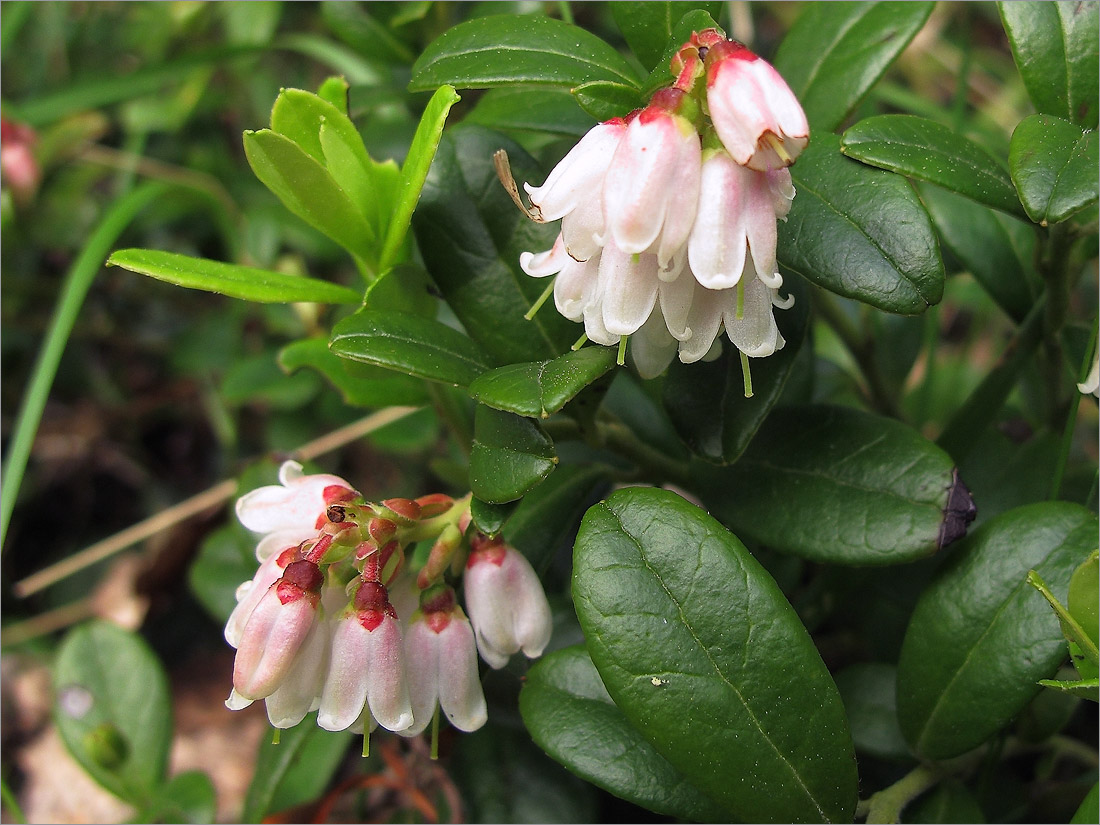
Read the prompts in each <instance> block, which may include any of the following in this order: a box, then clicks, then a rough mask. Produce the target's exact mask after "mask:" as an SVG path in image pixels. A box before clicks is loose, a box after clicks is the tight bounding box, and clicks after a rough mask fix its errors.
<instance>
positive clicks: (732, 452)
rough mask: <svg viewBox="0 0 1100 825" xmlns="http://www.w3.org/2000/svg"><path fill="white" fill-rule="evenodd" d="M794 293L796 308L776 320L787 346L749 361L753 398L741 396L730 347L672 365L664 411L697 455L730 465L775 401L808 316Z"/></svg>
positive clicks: (805, 300)
mask: <svg viewBox="0 0 1100 825" xmlns="http://www.w3.org/2000/svg"><path fill="white" fill-rule="evenodd" d="M791 282H792V283H795V284H797V283H798V282H797V281H794V280H793V279H792V281H791ZM792 294H797V296H798V297H797V298H796V300H795V304H794V307H793V308H792V309H791V310H790V311H787V312H780V313H777V315H776V322H777V323H778V325H779V331H780V332H781V333H782V335H783V337H784V339H786V342H787V343H786V344H785V345H784V347H783V349H781V350H779V351H778V352H776V353H775V354H773V355H770V356H768V357H767V358H753V359H751V361H750V362H749V363H750V370H751V373H750V374H751V376H752V392H753V395H752V397H751V398H746V397H745V392H744V376H743V374H742V370H741V359H740V357H739V356H738V355H737V350H736V349H735V348H733V347H730V346H727V347H725V348H723V351H722V355H721V357H720V358H717V359H715V360H714V361H710V362H699V363H696V364H681V363H680V362H679V361H673V362H672V366H671V367H670V368H669V371H668V378H667V379H666V381H665V386H664V392H663V401H664V405H665V409H666V410H668V414H669V418H671V419H672V423H673V425H674V426H675V427H676V432H677V433H678V434H679V436H680V438H681V439H683V441H684V443H685V444H687V445H688V447H690V448H691V450H692V452H694V453H695V454H696V455H698V456H700V457H702V458H705V459H706V460H707V461H712V462H714V463H716V464H732V463H733V462H734V461H736V460H737V458H738V457H739V456H740V455H741V453H743V452H744V451H745V448H746V447H747V446H748V445H749V441H751V440H752V437H753V435H755V434H756V431H757V430H758V429H759V428H760V425H761V424H762V423H763V422H764V419H765V418H767V416H768V413H769V412H770V411H771V409H772V407H774V406H775V404H776V402H777V401H779V397H780V396H781V395H782V393H783V388H784V387H785V386H786V384H787V378H788V377H790V374H791V370H792V369H793V368H794V365H795V359H796V357H797V356H798V351H799V350H800V349H801V347H802V339H803V338H804V337H805V335H806V321H807V319H808V317H809V296H808V295H807V294H806V292H805V290H803V289H801V288H799V289H797V291H794V290H792Z"/></svg>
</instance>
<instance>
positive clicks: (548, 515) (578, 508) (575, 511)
mask: <svg viewBox="0 0 1100 825" xmlns="http://www.w3.org/2000/svg"><path fill="white" fill-rule="evenodd" d="M610 479H611V476H610V472H609V469H608V468H607V467H603V466H600V465H599V464H597V463H587V464H566V465H563V466H559V467H558V468H557V469H556V470H555V471H554V472H553V474H551V476H550V477H549V478H547V479H546V481H544V482H542V484H540V485H539V486H538V487H536V488H535V489H534V490H532V491H531V492H530V493H528V494H527V495H525V496H524V497H523V500H522V501H521V502H520V503H519V505H518V506H517V507H516V509H515V511H514V512H513V513H512V514H511V516H510V517H509V519H508V521H507V523H506V524H505V525H504V536H505V538H507V540H508V543H509V544H510V545H512V546H513V547H515V548H516V549H517V550H519V551H520V552H521V553H523V555H525V556H526V557H527V559H528V561H530V562H531V565H532V566H533V567H534V568H535V570H537V571H539V572H542V571H545V570H546V569H547V568H548V567H549V566H550V562H551V561H552V560H553V558H554V554H555V553H556V552H557V551H558V550H560V549H561V548H562V547H563V546H565V545H566V544H568V545H569V546H570V547H572V544H573V537H574V536H575V535H576V534H577V527H578V526H579V525H580V523H581V518H582V517H583V516H584V513H585V511H586V510H587V509H588V508H589V507H590V506H591V505H592V504H593V503H594V502H595V501H596V498H597V497H598V496H599V495H600V494H601V493H602V492H603V491H605V490H606V489H607V488H608V486H609V485H610V484H611V480H610Z"/></svg>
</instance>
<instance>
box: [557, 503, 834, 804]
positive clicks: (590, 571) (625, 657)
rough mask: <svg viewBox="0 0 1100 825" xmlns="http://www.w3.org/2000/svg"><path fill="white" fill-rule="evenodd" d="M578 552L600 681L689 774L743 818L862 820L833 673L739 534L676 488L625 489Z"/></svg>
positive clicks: (578, 576) (584, 533) (604, 508)
mask: <svg viewBox="0 0 1100 825" xmlns="http://www.w3.org/2000/svg"><path fill="white" fill-rule="evenodd" d="M573 564H574V569H573V599H574V603H575V605H576V608H577V616H578V617H579V619H580V622H581V627H582V628H583V629H584V635H585V639H586V640H587V644H588V649H589V652H590V653H591V655H592V661H593V662H594V663H595V664H596V668H597V669H598V670H599V672H600V676H601V677H602V680H603V683H604V684H605V685H606V687H607V690H608V692H609V693H610V694H611V697H612V698H613V699H614V700H615V704H616V705H618V707H619V708H620V709H621V710H622V712H623V713H624V714H625V716H626V718H627V720H628V721H629V722H630V723H631V724H632V725H633V726H634V727H635V728H637V729H638V730H639V731H641V733H642V734H643V735H644V736H645V738H646V739H648V740H649V742H650V744H651V745H653V747H654V748H655V749H656V750H657V751H658V752H659V753H660V754H661V755H662V756H664V757H665V758H666V759H667V760H668V761H669V762H670V763H672V765H673V766H674V767H676V768H677V769H678V770H679V771H680V772H681V773H683V774H684V776H685V777H686V778H687V780H688V781H689V782H691V783H692V784H693V785H695V786H696V787H698V788H699V789H700V790H702V791H704V792H705V793H707V794H708V795H709V796H710V797H712V798H713V799H715V800H716V801H718V802H719V803H721V804H722V805H724V806H725V807H726V809H727V810H728V811H729V812H730V813H731V815H732V816H733V817H734V818H736V819H739V820H742V821H754V822H802V821H809V822H828V821H841V820H847V821H850V820H851V817H852V814H853V812H854V809H855V803H856V770H855V761H854V758H853V754H852V742H851V738H850V737H849V735H848V727H847V724H846V721H845V718H844V708H843V706H842V705H841V702H840V696H839V694H838V693H837V689H836V685H835V684H833V680H832V678H831V677H830V676H829V672H828V670H826V669H825V665H824V664H823V663H822V661H821V657H820V655H819V654H818V652H817V649H816V648H815V647H814V644H813V641H812V640H811V639H810V636H809V634H808V633H807V632H806V629H805V628H804V627H803V626H802V623H801V622H800V621H799V619H798V616H797V614H795V612H794V609H793V608H792V607H791V606H790V604H788V603H787V600H786V599H785V598H784V597H783V594H782V592H781V591H780V590H779V588H778V587H777V586H776V584H775V582H774V581H773V580H772V578H771V576H769V575H768V573H767V572H766V571H765V570H764V569H763V568H762V567H761V566H760V565H759V564H758V563H757V562H756V560H755V559H753V557H752V555H751V554H749V552H748V551H747V550H746V549H745V547H744V545H742V544H741V542H740V541H738V540H737V539H736V538H735V537H734V536H732V535H731V534H730V533H729V532H727V531H726V530H725V529H724V528H723V527H722V526H721V525H720V524H718V523H717V522H716V521H714V519H712V518H711V517H710V516H708V515H706V513H704V512H703V511H702V510H700V509H699V508H698V507H695V506H694V505H691V504H689V503H688V502H686V501H685V500H684V499H682V498H681V497H680V496H678V495H676V494H675V493H671V492H668V491H666V490H657V489H648V488H647V489H641V488H635V489H627V490H620V491H618V492H616V493H613V494H612V495H611V496H610V497H609V498H608V499H607V500H606V501H604V502H601V503H599V504H597V505H595V506H594V507H592V508H591V509H590V510H589V511H588V513H587V514H586V515H585V517H584V521H583V522H582V523H581V529H580V532H579V533H578V535H577V543H576V547H575V549H574V556H573Z"/></svg>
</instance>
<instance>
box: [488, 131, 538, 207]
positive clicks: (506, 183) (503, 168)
mask: <svg viewBox="0 0 1100 825" xmlns="http://www.w3.org/2000/svg"><path fill="white" fill-rule="evenodd" d="M493 167H494V168H495V169H496V170H497V178H499V179H500V184H501V186H503V187H504V191H505V192H507V193H508V196H509V197H510V198H511V199H512V203H514V204H515V205H516V206H518V207H519V211H520V212H522V213H523V214H524V215H526V216H527V217H528V218H530V219H531V220H533V221H534V222H535V223H546V221H544V220H543V219H542V212H541V210H540V209H539V208H538V207H537V206H526V205H525V204H524V203H523V200H522V199H521V198H520V196H519V187H518V186H516V179H515V177H513V175H512V165H511V164H510V163H509V162H508V153H507V152H505V151H504V150H503V149H497V150H496V152H494V153H493Z"/></svg>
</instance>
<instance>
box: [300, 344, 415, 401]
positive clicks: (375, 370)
mask: <svg viewBox="0 0 1100 825" xmlns="http://www.w3.org/2000/svg"><path fill="white" fill-rule="evenodd" d="M279 366H280V367H282V368H283V370H285V371H286V372H294V371H295V370H297V369H300V368H302V367H311V368H313V369H315V370H317V372H319V373H321V375H323V376H325V378H327V379H328V380H329V382H330V383H331V384H332V385H333V386H334V387H336V389H337V390H339V391H340V395H341V396H343V399H344V401H345V402H346V403H348V404H351V405H352V406H355V407H390V406H401V405H405V404H408V405H413V406H418V405H421V404H426V403H427V402H428V396H427V393H426V392H425V389H424V384H423V383H422V382H421V381H419V380H417V379H416V378H413V377H411V376H409V375H396V374H394V372H393V371H392V370H390V369H383V368H381V367H359V369H361V370H363V371H364V372H366V373H368V374H366V375H362V374H357V372H356V370H355V367H356V366H357V365H354V364H350V363H349V362H348V361H347V360H346V359H344V358H341V357H340V356H338V355H336V354H335V353H334V352H333V351H332V350H330V349H329V347H328V341H326V340H325V339H324V338H306V339H304V340H302V341H295V342H294V343H293V344H288V345H287V346H285V347H283V348H282V349H281V350H279ZM349 368H350V369H349Z"/></svg>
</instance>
